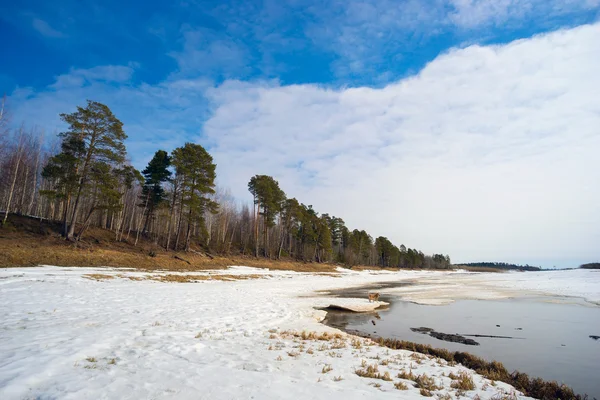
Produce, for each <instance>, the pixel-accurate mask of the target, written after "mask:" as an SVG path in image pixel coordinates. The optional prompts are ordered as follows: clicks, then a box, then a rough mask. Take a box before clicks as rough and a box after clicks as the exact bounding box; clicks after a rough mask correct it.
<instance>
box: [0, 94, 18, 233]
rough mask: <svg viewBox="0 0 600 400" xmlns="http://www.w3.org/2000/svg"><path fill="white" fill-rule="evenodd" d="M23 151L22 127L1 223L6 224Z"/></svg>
mask: <svg viewBox="0 0 600 400" xmlns="http://www.w3.org/2000/svg"><path fill="white" fill-rule="evenodd" d="M2 108H3V109H4V101H3V102H2ZM22 153H23V128H21V129H19V146H18V147H17V162H16V165H15V173H14V175H13V179H12V182H11V185H10V191H9V192H8V201H7V202H6V209H5V210H4V219H3V220H2V225H6V220H7V219H8V213H9V212H10V206H11V202H12V197H13V193H14V190H15V184H16V183H17V175H19V164H21V157H22Z"/></svg>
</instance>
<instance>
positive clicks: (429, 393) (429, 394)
mask: <svg viewBox="0 0 600 400" xmlns="http://www.w3.org/2000/svg"><path fill="white" fill-rule="evenodd" d="M419 393H421V396H424V397H433V394H432V393H431V392H430V391H429V390H427V389H423V388H421V390H419Z"/></svg>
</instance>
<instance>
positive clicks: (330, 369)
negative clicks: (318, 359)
mask: <svg viewBox="0 0 600 400" xmlns="http://www.w3.org/2000/svg"><path fill="white" fill-rule="evenodd" d="M332 370H333V368H332V367H331V365H325V366H324V367H323V369H322V370H321V373H322V374H326V373H328V372H329V371H332Z"/></svg>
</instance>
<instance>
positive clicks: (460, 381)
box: [450, 372, 475, 390]
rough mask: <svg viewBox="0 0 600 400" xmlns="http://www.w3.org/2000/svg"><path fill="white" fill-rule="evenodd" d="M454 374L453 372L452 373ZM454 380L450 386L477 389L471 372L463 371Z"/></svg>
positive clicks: (461, 388)
mask: <svg viewBox="0 0 600 400" xmlns="http://www.w3.org/2000/svg"><path fill="white" fill-rule="evenodd" d="M452 375H453V374H452ZM452 379H455V380H454V381H452V383H451V384H450V387H452V388H454V389H460V390H475V383H474V382H473V377H472V376H471V374H468V373H466V372H461V373H459V374H458V376H455V378H452Z"/></svg>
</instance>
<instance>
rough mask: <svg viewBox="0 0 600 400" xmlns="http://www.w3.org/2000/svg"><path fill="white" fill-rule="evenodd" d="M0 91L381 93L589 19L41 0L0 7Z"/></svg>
mask: <svg viewBox="0 0 600 400" xmlns="http://www.w3.org/2000/svg"><path fill="white" fill-rule="evenodd" d="M0 10H1V11H2V13H1V16H0V19H1V21H2V24H1V25H0V35H1V37H4V38H10V40H5V41H4V45H3V47H4V50H3V52H4V55H5V56H4V57H3V58H4V61H3V63H2V69H1V71H0V72H1V73H2V86H3V89H4V90H5V91H8V92H10V91H12V90H13V89H14V88H15V87H16V86H28V87H34V88H42V87H45V86H47V85H49V84H51V83H52V82H53V80H54V78H55V77H56V76H58V75H60V74H63V73H64V72H65V71H67V70H69V69H70V68H77V69H88V68H93V67H96V66H99V65H128V64H130V63H134V65H136V68H135V75H134V76H133V82H146V83H149V84H156V83H159V82H162V81H164V80H165V79H168V78H169V77H173V76H178V77H206V78H209V79H211V80H212V81H214V82H216V83H219V82H222V81H223V80H225V79H241V80H252V79H277V80H279V81H280V82H281V83H282V84H302V83H319V84H324V85H333V86H359V85H369V86H380V85H383V84H386V83H388V82H391V81H395V80H397V79H399V78H401V77H404V76H406V75H410V74H413V73H415V72H417V71H418V70H419V69H420V68H422V67H423V65H424V64H425V63H427V62H429V61H431V60H432V59H433V58H435V57H436V56H437V55H438V54H440V53H442V52H444V51H446V50H447V49H448V48H451V47H454V46H464V45H465V44H471V43H479V44H487V43H503V42H509V41H511V40H514V39H517V38H524V37H530V36H532V35H533V34H537V33H540V32H546V31H551V30H556V29H557V28H560V27H565V26H567V27H568V26H577V25H581V24H584V23H590V22H593V21H595V20H596V19H597V17H598V3H597V2H594V1H591V0H582V1H557V0H550V1H539V0H527V1H514V0H513V1H505V0H498V1H493V2H492V1H460V0H455V1H451V0H449V1H441V0H433V1H431V0H430V1H385V0H384V1H354V2H352V1H351V2H346V1H304V0H298V1H288V2H280V1H265V2H258V1H254V2H252V1H229V2H214V1H195V0H190V1H173V2H162V1H126V2H122V1H114V0H108V1H102V2H98V1H87V0H84V1H64V0H63V1H53V2H48V1H41V0H34V1H31V0H26V1H19V2H5V4H4V5H2V6H0Z"/></svg>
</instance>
